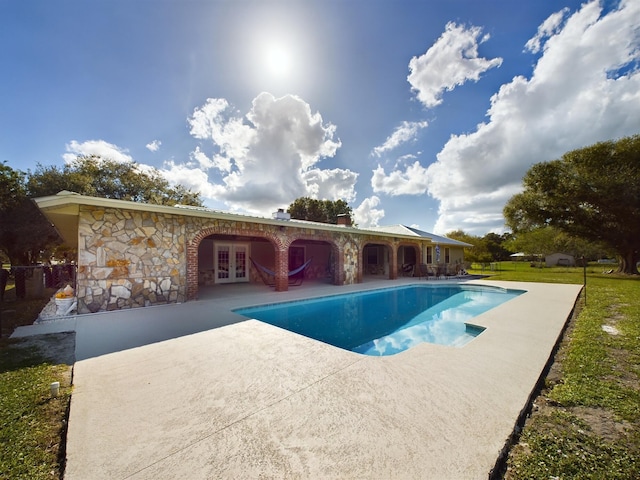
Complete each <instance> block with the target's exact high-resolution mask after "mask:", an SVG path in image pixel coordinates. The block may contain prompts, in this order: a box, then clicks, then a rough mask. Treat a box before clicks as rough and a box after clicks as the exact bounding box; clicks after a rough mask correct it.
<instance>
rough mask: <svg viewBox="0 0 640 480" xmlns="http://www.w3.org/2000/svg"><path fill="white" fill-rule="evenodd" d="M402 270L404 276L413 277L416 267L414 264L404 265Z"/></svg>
mask: <svg viewBox="0 0 640 480" xmlns="http://www.w3.org/2000/svg"><path fill="white" fill-rule="evenodd" d="M400 270H401V272H402V276H404V277H413V270H414V265H413V263H404V264H403V265H402V266H401V267H400Z"/></svg>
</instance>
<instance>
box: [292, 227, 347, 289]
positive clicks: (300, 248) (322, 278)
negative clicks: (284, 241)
mask: <svg viewBox="0 0 640 480" xmlns="http://www.w3.org/2000/svg"><path fill="white" fill-rule="evenodd" d="M288 256H289V270H290V271H291V270H295V269H297V268H299V267H301V266H302V265H304V264H305V263H306V262H307V261H309V260H310V263H309V265H308V266H307V267H306V268H305V269H304V271H303V272H300V275H304V281H305V282H306V281H314V282H319V283H335V282H334V273H335V272H336V270H337V269H336V262H337V261H338V259H337V258H336V255H335V254H334V253H333V248H332V244H331V243H330V242H328V241H324V240H310V239H305V238H299V239H297V240H295V241H293V242H292V243H291V245H289V253H288Z"/></svg>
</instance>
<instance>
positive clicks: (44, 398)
mask: <svg viewBox="0 0 640 480" xmlns="http://www.w3.org/2000/svg"><path fill="white" fill-rule="evenodd" d="M47 300H48V299H46V298H44V299H35V300H16V298H15V292H13V291H12V286H10V288H9V289H8V290H7V292H6V294H5V301H4V302H3V303H2V304H0V308H1V309H3V310H5V311H6V310H10V311H11V314H10V315H5V318H4V319H5V321H6V322H5V324H4V327H5V328H4V329H3V333H4V335H5V338H2V339H0V479H11V480H13V479H24V480H44V479H49V480H51V479H59V478H61V476H62V470H63V464H64V432H65V422H66V418H67V409H68V406H69V401H70V398H71V386H70V381H71V366H69V365H66V364H56V363H51V362H48V361H47V360H46V358H45V356H44V355H43V352H41V351H40V350H39V349H38V347H37V346H34V345H32V344H31V342H29V341H27V340H18V339H16V340H10V339H8V338H6V336H7V335H8V334H9V333H10V331H7V330H13V328H14V327H16V326H19V325H28V324H31V323H33V321H34V320H35V319H36V318H37V316H38V314H39V312H40V311H41V310H42V308H43V307H44V305H45V304H46V303H47ZM9 321H10V322H9ZM52 382H60V385H61V388H60V395H59V396H58V397H55V398H53V397H51V394H50V385H51V383H52Z"/></svg>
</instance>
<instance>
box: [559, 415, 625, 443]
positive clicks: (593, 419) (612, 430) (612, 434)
mask: <svg viewBox="0 0 640 480" xmlns="http://www.w3.org/2000/svg"><path fill="white" fill-rule="evenodd" d="M567 411H569V412H571V413H572V414H574V415H575V416H576V417H578V418H579V419H581V420H582V421H584V422H585V423H586V424H587V425H589V427H590V428H591V430H592V431H593V432H594V433H595V434H596V435H598V436H599V437H601V438H603V439H604V440H607V441H609V442H616V441H618V440H620V439H622V438H624V437H625V436H626V433H627V431H628V430H629V429H630V428H632V427H633V425H632V424H631V423H629V422H626V421H624V420H616V419H615V418H614V416H613V413H611V412H607V411H606V410H604V409H602V408H589V407H572V408H568V409H567Z"/></svg>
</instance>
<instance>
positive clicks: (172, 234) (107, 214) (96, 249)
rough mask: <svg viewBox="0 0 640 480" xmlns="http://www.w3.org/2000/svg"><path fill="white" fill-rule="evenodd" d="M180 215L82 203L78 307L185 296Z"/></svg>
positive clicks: (102, 307) (183, 230)
mask: <svg viewBox="0 0 640 480" xmlns="http://www.w3.org/2000/svg"><path fill="white" fill-rule="evenodd" d="M185 220H186V219H185V217H181V216H177V215H166V214H157V213H151V212H140V211H132V210H120V209H110V208H97V207H91V206H81V207H80V212H79V219H78V221H79V224H78V277H77V291H76V295H77V297H78V313H89V312H97V311H104V310H116V309H122V308H133V307H143V306H148V305H156V304H162V303H176V302H183V301H185V300H186V275H185V273H186V262H187V256H186V251H185V234H186V226H185V223H186V221H185Z"/></svg>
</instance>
